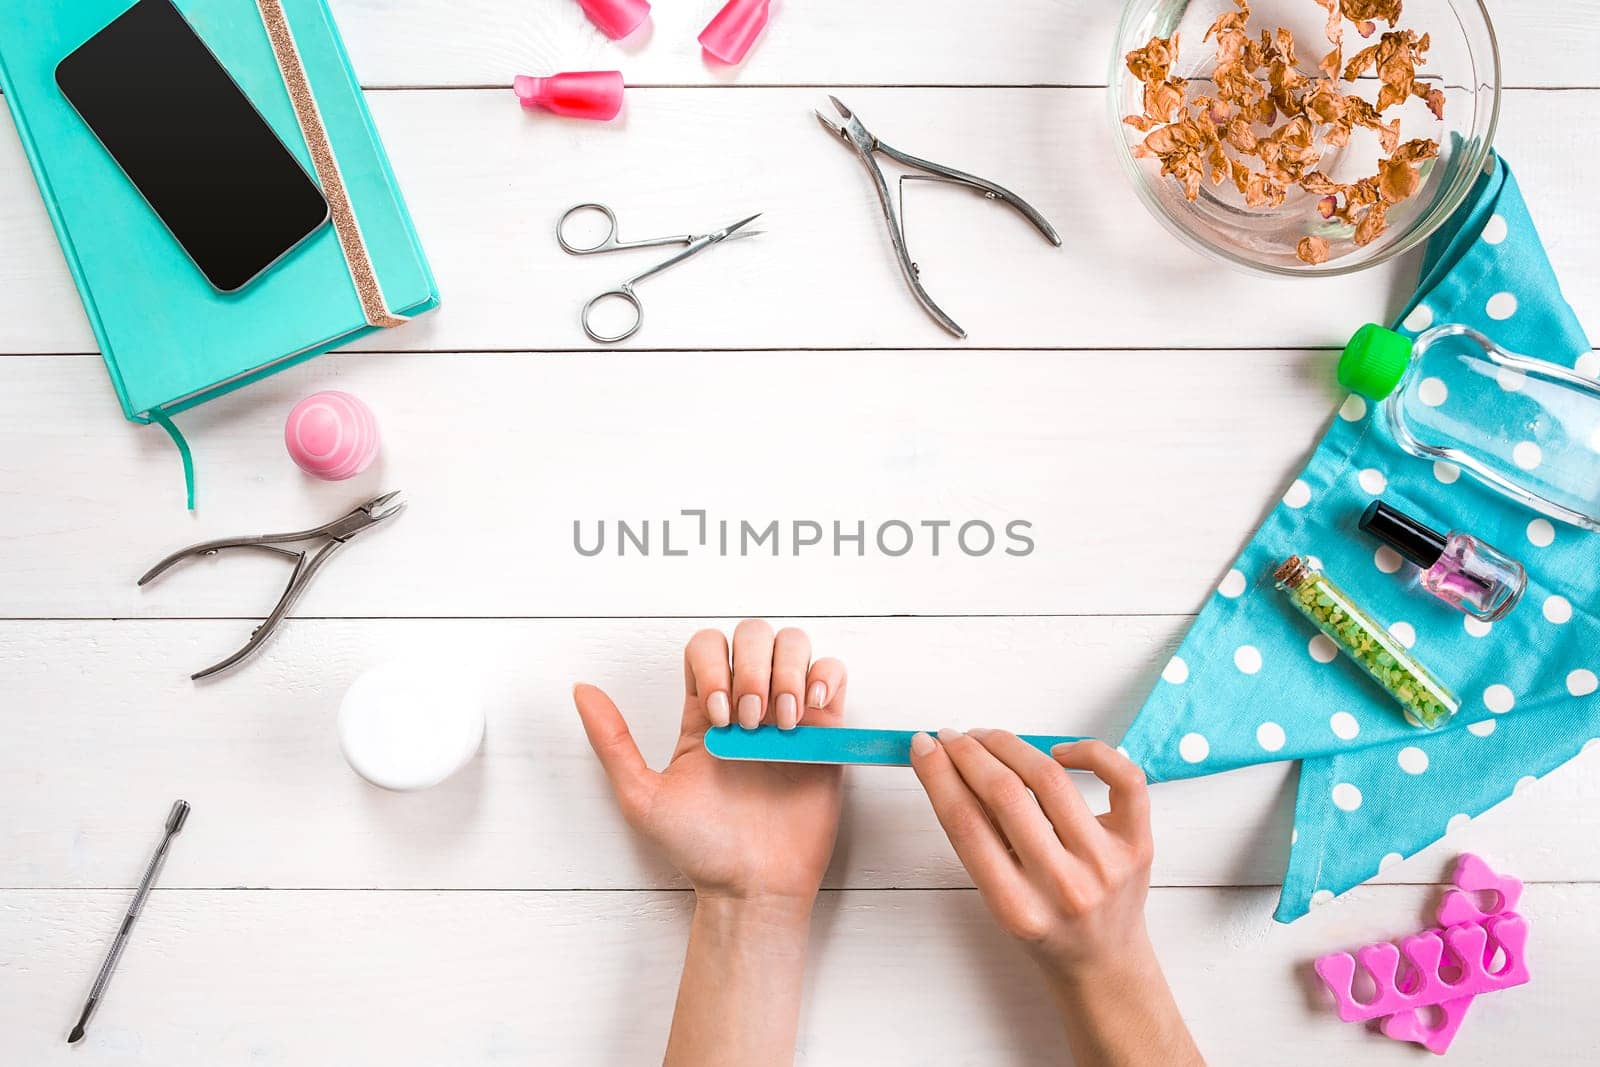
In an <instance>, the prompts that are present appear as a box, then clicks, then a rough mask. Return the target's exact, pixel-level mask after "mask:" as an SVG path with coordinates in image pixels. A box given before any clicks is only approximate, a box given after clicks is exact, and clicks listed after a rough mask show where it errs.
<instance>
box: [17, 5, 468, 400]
mask: <svg viewBox="0 0 1600 1067" xmlns="http://www.w3.org/2000/svg"><path fill="white" fill-rule="evenodd" d="M176 4H177V7H178V8H179V10H181V11H182V12H183V14H184V16H185V17H186V18H187V19H188V20H189V23H190V25H191V26H193V27H194V29H195V31H196V32H197V33H198V34H199V35H200V37H201V38H202V39H203V40H204V41H205V43H206V44H207V46H209V47H210V49H211V50H212V51H213V52H214V53H216V55H217V58H218V59H219V60H221V62H222V65H223V66H224V67H226V68H227V70H228V72H229V73H230V74H231V75H232V76H233V78H234V80H235V81H237V82H238V83H239V86H240V88H242V89H243V90H244V92H245V94H246V95H247V96H248V97H249V98H250V100H251V102H252V103H254V104H255V106H256V108H257V109H259V110H260V112H261V114H262V115H263V116H264V117H265V118H266V120H267V121H268V122H269V123H270V124H271V125H272V127H273V129H274V130H276V131H277V133H278V136H279V137H280V138H282V140H283V142H284V144H286V145H288V146H289V148H290V150H291V151H293V152H294V153H295V155H296V156H297V157H298V158H299V159H300V161H301V163H302V164H303V165H304V166H305V167H306V170H307V172H308V173H311V172H313V167H312V160H311V154H310V152H309V150H308V149H307V147H306V141H305V138H304V137H303V136H302V134H301V132H300V127H299V125H298V124H297V122H296V119H295V113H294V109H293V106H292V105H291V103H290V98H289V94H288V91H287V89H286V88H285V86H284V79H283V76H282V74H280V71H279V67H278V64H277V62H276V60H275V58H274V54H273V49H272V44H271V42H270V40H269V39H268V36H267V32H266V29H265V27H264V25H263V23H262V16H261V13H260V12H259V11H258V10H257V7H256V4H255V2H254V0H176ZM131 6H132V0H0V88H3V89H4V91H5V101H6V105H7V106H8V107H9V108H10V109H11V117H12V118H13V120H15V122H16V125H17V132H18V134H19V135H20V136H21V138H22V144H23V148H24V149H25V150H26V152H27V155H28V160H29V162H30V163H31V165H32V167H33V173H34V177H35V178H36V179H37V180H38V183H39V190H40V192H41V193H42V194H43V195H44V202H45V206H46V207H47V208H48V210H49V212H50V219H51V222H52V223H54V225H55V229H56V235H57V237H59V238H60V241H61V247H62V250H63V251H64V252H65V253H66V258H67V265H68V267H70V268H71V270H72V275H73V278H74V280H75V281H76V282H77V285H78V291H79V293H80V294H81V295H82V297H83V306H84V309H85V310H86V311H87V312H88V315H89V322H90V324H91V325H92V326H93V328H94V333H95V337H96V338H97V339H98V340H99V342H100V351H101V353H102V355H103V356H104V358H105V362H106V368H107V369H108V370H109V371H110V373H111V382H112V385H113V386H114V387H115V388H116V391H117V399H118V400H119V401H120V402H121V404H122V410H123V413H124V414H125V415H126V416H127V417H128V418H130V419H133V420H135V421H137V422H150V421H164V419H165V417H166V416H167V415H170V414H172V413H174V412H178V411H182V410H184V409H185V408H189V407H192V406H194V405H195V404H199V403H202V402H204V401H206V400H209V399H211V398H213V397H216V396H220V395H221V394H223V393H226V392H230V391H231V390H234V389H237V388H239V387H240V386H243V385H247V384H249V383H250V382H252V381H255V380H257V379H259V378H262V377H265V376H266V375H268V374H272V373H274V372H276V371H280V370H283V369H284V368H285V367H289V366H292V365H293V364H295V363H298V362H300V361H302V360H305V359H309V358H311V357H312V356H315V355H318V354H319V353H322V352H325V351H327V350H328V349H330V348H334V347H337V346H339V345H342V344H346V343H348V342H350V341H352V340H354V339H355V338H357V337H361V336H363V335H364V334H366V333H369V332H370V331H371V330H373V329H375V327H373V326H371V325H369V323H368V319H367V316H366V314H365V313H364V312H363V308H362V304H361V301H360V298H359V296H358V294H357V291H356V287H355V283H354V282H353V281H352V279H351V273H350V268H349V267H348V266H347V264H346V261H345V258H344V255H343V252H342V250H341V248H340V245H339V239H338V235H337V234H336V233H335V231H334V228H333V227H332V226H331V225H325V226H323V227H322V228H321V229H320V230H318V231H317V232H316V233H315V234H313V235H312V236H311V237H310V238H308V239H307V240H306V241H305V242H304V243H302V244H301V245H300V246H298V247H297V248H295V249H294V250H293V251H292V252H291V253H290V254H289V255H288V256H286V257H285V258H284V259H283V260H282V261H281V262H279V263H278V264H277V265H276V266H274V267H273V268H272V269H270V270H269V271H268V272H267V273H266V274H264V275H262V276H261V277H260V278H258V279H257V280H256V281H254V282H252V283H251V284H249V285H247V286H245V288H244V289H242V290H240V291H239V292H237V293H232V294H229V293H220V292H217V291H216V290H215V289H213V288H212V287H211V286H210V284H209V283H207V281H206V279H205V277H204V276H203V275H202V274H201V273H200V270H199V268H197V267H196V266H195V265H194V263H193V261H191V260H190V259H189V257H188V256H187V255H186V254H185V253H184V251H183V249H182V248H181V247H180V246H179V244H178V243H177V241H176V240H175V239H174V238H173V236H172V234H171V233H170V232H169V231H168V230H167V228H166V226H165V225H164V224H163V223H162V222H161V220H160V218H158V217H157V216H156V214H155V213H154V212H153V211H152V210H151V209H150V207H149V206H148V205H147V204H146V203H145V201H144V199H143V197H141V196H140V194H139V192H138V190H136V189H135V188H134V186H133V184H132V183H131V182H130V181H129V180H128V178H127V176H126V175H124V174H123V172H122V170H121V168H119V167H118V166H117V164H116V162H115V161H114V160H113V159H112V158H111V156H110V155H109V154H108V153H107V152H106V150H105V149H104V148H103V147H102V146H101V144H100V142H99V140H98V139H97V138H96V137H95V135H94V134H93V133H92V132H91V131H90V130H89V128H88V126H86V125H85V124H84V122H83V120H82V119H81V118H79V116H78V114H77V112H76V111H74V110H73V109H72V106H71V105H70V104H69V103H68V102H67V100H66V98H65V97H64V96H63V95H62V93H61V90H60V89H59V88H58V87H57V85H56V82H55V68H56V64H58V63H59V62H60V61H61V60H62V59H63V58H64V57H65V56H66V55H67V54H68V53H69V52H72V51H73V50H74V49H76V48H77V47H78V46H79V45H81V44H83V43H84V42H85V41H86V40H88V39H89V38H90V37H92V36H93V35H94V34H95V33H97V32H99V31H100V30H101V29H102V28H103V27H105V26H106V25H107V24H108V23H110V22H111V21H112V20H113V19H115V18H116V17H117V16H119V15H121V14H122V13H123V12H124V11H126V10H127V9H128V8H129V7H131ZM283 8H284V13H285V15H286V16H287V18H288V22H289V25H290V28H291V29H292V31H293V36H294V40H295V42H296V44H297V45H298V47H299V51H300V55H301V59H302V62H303V65H304V67H305V71H306V75H307V78H308V80H309V82H310V86H311V90H312V93H313V94H314V96H315V97H316V102H317V108H318V110H320V111H321V114H322V119H323V123H324V125H325V127H326V129H327V132H328V137H329V140H330V141H331V143H332V146H333V150H334V154H335V156H336V157H337V159H338V164H339V170H340V171H341V172H342V174H343V177H344V183H345V186H346V188H347V189H348V192H349V197H350V203H351V206H352V207H353V209H354V212H355V216H356V219H357V221H358V222H359V224H360V229H361V231H362V234H363V236H364V237H365V240H366V244H367V248H368V250H369V252H370V257H371V260H372V262H373V265H374V269H375V271H376V274H377V277H378V280H379V283H380V284H381V286H382V289H383V295H384V298H385V299H386V300H387V303H388V305H389V307H390V309H391V310H392V311H393V312H394V313H396V314H398V315H403V316H413V315H416V314H418V313H420V312H423V311H427V310H429V309H431V308H433V307H435V306H437V305H438V302H439V295H438V291H437V289H436V287H435V285H434V281H433V275H432V273H431V272H430V271H429V269H428V263H427V260H426V259H425V258H424V256H423V252H422V246H421V244H420V242H419V241H418V240H417V234H416V230H415V229H414V228H413V226H412V223H411V216H410V214H409V213H408V212H407V210H406V206H405V201H404V200H403V199H402V198H401V196H400V189H399V186H398V185H397V183H396V182H395V177H394V173H393V171H392V170H391V169H390V167H389V160H388V157H387V156H386V155H385V154H384V150H383V144H382V142H381V141H380V140H379V139H378V131H377V128H376V127H375V126H374V125H373V123H372V116H371V115H370V114H369V113H368V112H367V106H366V102H365V101H364V100H363V99H362V95H361V87H360V84H359V83H358V82H357V81H356V76H355V73H354V71H352V70H351V68H350V60H349V57H348V56H347V55H346V54H345V50H344V44H343V42H342V41H341V40H340V38H339V31H338V29H337V28H336V27H335V25H334V22H333V16H332V15H331V14H330V13H329V12H328V9H327V6H326V4H325V2H324V0H283ZM239 207H240V210H249V204H248V203H241V204H240V205H239Z"/></svg>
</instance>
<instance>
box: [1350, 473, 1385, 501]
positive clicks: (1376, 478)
mask: <svg viewBox="0 0 1600 1067" xmlns="http://www.w3.org/2000/svg"><path fill="white" fill-rule="evenodd" d="M1356 481H1357V482H1358V483H1359V484H1360V486H1361V488H1362V490H1363V491H1365V492H1368V493H1371V494H1372V495H1373V496H1377V495H1378V494H1379V493H1381V492H1383V491H1384V490H1385V489H1387V488H1389V479H1387V478H1385V477H1384V476H1383V472H1382V471H1380V470H1376V469H1374V468H1372V467H1368V468H1367V469H1366V470H1364V471H1362V472H1361V473H1360V474H1358V475H1356Z"/></svg>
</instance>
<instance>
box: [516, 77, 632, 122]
mask: <svg viewBox="0 0 1600 1067" xmlns="http://www.w3.org/2000/svg"><path fill="white" fill-rule="evenodd" d="M511 88H512V89H513V90H514V91H515V92H516V94H517V99H518V100H519V101H521V103H522V106H523V107H527V108H534V107H541V108H544V109H545V110H546V111H550V112H554V113H555V114H557V115H565V116H567V117H568V118H574V119H599V120H601V121H602V122H603V121H606V120H608V119H614V118H616V117H617V112H619V111H621V110H622V72H621V71H618V70H583V71H573V72H571V73H568V74H552V75H550V76H549V77H548V78H530V77H528V76H527V75H525V74H519V75H518V76H517V78H516V80H515V81H513V82H512V83H511Z"/></svg>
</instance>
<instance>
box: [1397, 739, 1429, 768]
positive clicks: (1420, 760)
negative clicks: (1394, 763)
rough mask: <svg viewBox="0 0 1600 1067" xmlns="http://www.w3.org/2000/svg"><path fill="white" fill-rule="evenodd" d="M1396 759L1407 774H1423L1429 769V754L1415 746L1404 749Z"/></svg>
mask: <svg viewBox="0 0 1600 1067" xmlns="http://www.w3.org/2000/svg"><path fill="white" fill-rule="evenodd" d="M1396 759H1397V760H1398V761H1399V764H1400V769H1401V770H1402V771H1405V772H1406V773H1407V774H1422V773H1423V772H1424V771H1426V770H1427V769H1428V754H1427V753H1426V752H1424V751H1422V749H1420V748H1418V747H1417V746H1415V745H1407V746H1406V747H1405V748H1402V749H1401V750H1400V754H1399V755H1398V756H1397V757H1396Z"/></svg>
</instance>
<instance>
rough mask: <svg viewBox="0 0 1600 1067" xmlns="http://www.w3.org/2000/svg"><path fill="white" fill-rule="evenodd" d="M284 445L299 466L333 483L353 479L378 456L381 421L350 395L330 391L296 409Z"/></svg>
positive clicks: (312, 397)
mask: <svg viewBox="0 0 1600 1067" xmlns="http://www.w3.org/2000/svg"><path fill="white" fill-rule="evenodd" d="M283 444H284V447H285V448H287V449H288V450H289V458H290V459H292V460H294V462H295V466H297V467H299V468H300V469H301V470H303V471H305V472H306V473H307V474H311V475H315V476H316V477H318V478H325V479H327V480H328V481H330V482H337V481H341V480H342V479H345V478H353V477H355V476H356V475H357V474H360V473H361V472H362V471H364V470H366V469H367V468H368V467H370V466H372V461H373V460H374V459H376V458H377V456H378V421H377V420H376V419H374V418H373V417H372V409H371V408H369V407H367V405H365V404H363V403H362V402H361V401H360V400H357V399H356V398H355V397H353V396H351V395H350V394H349V393H342V392H340V391H338V390H337V389H329V390H328V391H326V392H322V393H313V394H312V395H310V396H308V397H306V398H305V399H304V400H302V401H300V403H298V404H296V405H295V406H294V410H293V411H291V412H289V420H288V421H287V422H286V423H284V426H283Z"/></svg>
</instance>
